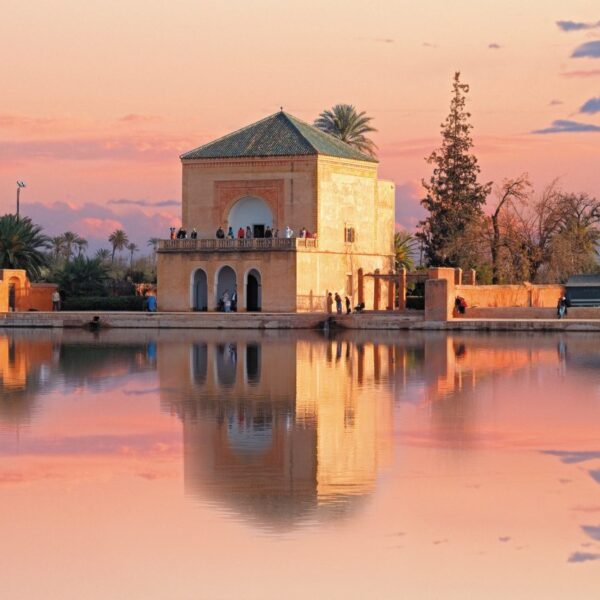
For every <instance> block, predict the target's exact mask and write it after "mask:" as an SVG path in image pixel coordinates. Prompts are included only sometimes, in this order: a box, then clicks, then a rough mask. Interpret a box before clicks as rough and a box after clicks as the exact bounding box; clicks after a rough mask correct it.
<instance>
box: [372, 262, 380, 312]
mask: <svg viewBox="0 0 600 600" xmlns="http://www.w3.org/2000/svg"><path fill="white" fill-rule="evenodd" d="M377 275H379V269H375V277H374V278H373V279H374V280H375V281H374V282H373V310H379V304H380V302H381V279H379V277H377Z"/></svg>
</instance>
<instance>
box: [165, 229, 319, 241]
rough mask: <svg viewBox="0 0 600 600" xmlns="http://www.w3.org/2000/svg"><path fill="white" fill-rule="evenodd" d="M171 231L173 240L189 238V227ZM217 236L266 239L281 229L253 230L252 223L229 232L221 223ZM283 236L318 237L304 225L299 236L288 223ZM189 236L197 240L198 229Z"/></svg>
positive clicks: (274, 236) (275, 235) (193, 230)
mask: <svg viewBox="0 0 600 600" xmlns="http://www.w3.org/2000/svg"><path fill="white" fill-rule="evenodd" d="M169 231H170V238H171V239H172V240H186V239H188V232H187V229H185V227H180V228H179V229H177V228H176V227H171V228H170V229H169ZM215 236H216V238H217V239H218V240H224V239H228V240H235V239H236V238H237V239H238V240H244V239H246V240H250V239H252V238H266V239H271V238H278V237H280V234H279V229H275V228H274V227H270V226H269V225H267V226H266V227H265V228H264V231H262V230H260V231H253V230H252V227H250V225H247V226H246V228H244V227H240V228H239V229H238V230H237V232H235V231H234V230H233V227H231V226H230V227H229V228H228V229H227V233H225V230H224V229H223V227H222V226H221V225H219V227H218V228H217V231H216V233H215ZM283 237H286V238H288V239H289V238H293V237H299V238H316V237H317V234H316V233H311V232H310V231H308V229H306V227H302V229H300V231H299V232H298V236H296V235H295V234H294V230H293V229H292V228H291V227H290V226H289V225H287V226H286V228H285V229H284V231H283ZM189 238H190V239H192V240H195V239H197V238H198V231H197V230H196V228H195V227H194V228H193V229H192V231H191V232H190V233H189Z"/></svg>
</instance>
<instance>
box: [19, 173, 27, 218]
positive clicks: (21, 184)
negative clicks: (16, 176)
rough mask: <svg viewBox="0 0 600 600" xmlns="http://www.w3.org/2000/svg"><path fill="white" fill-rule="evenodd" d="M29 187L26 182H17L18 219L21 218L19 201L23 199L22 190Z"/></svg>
mask: <svg viewBox="0 0 600 600" xmlns="http://www.w3.org/2000/svg"><path fill="white" fill-rule="evenodd" d="M24 187H27V186H26V185H25V182H24V181H17V219H18V218H19V199H20V197H21V188H24Z"/></svg>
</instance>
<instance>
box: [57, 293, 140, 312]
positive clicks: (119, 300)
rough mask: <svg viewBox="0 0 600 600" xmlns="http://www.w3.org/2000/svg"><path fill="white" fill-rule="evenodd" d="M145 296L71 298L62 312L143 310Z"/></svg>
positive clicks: (63, 306) (66, 300)
mask: <svg viewBox="0 0 600 600" xmlns="http://www.w3.org/2000/svg"><path fill="white" fill-rule="evenodd" d="M144 300H145V298H144V297H143V296H106V297H104V296H71V297H70V298H66V299H65V301H64V302H63V303H62V310H143V309H144Z"/></svg>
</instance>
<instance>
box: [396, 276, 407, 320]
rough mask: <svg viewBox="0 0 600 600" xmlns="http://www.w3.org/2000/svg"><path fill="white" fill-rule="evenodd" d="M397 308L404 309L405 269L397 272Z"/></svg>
mask: <svg viewBox="0 0 600 600" xmlns="http://www.w3.org/2000/svg"><path fill="white" fill-rule="evenodd" d="M397 285H398V310H400V311H402V310H406V269H400V271H399V273H398V283H397Z"/></svg>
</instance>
